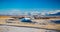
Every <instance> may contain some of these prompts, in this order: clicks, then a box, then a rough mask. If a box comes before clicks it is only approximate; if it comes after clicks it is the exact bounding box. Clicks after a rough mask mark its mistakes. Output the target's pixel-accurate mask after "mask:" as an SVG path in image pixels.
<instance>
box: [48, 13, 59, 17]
mask: <svg viewBox="0 0 60 32" xmlns="http://www.w3.org/2000/svg"><path fill="white" fill-rule="evenodd" d="M47 16H60V12H57V13H55V14H48V15H47Z"/></svg>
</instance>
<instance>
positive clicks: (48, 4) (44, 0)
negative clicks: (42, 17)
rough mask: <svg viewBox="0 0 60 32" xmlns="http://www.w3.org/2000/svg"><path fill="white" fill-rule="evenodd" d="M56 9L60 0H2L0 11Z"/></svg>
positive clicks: (59, 8) (59, 6) (58, 8)
mask: <svg viewBox="0 0 60 32" xmlns="http://www.w3.org/2000/svg"><path fill="white" fill-rule="evenodd" d="M14 10H15V11H23V12H24V11H27V12H29V11H38V12H41V11H42V12H43V11H47V12H48V11H56V10H60V0H0V12H2V13H3V12H7V11H14Z"/></svg>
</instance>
